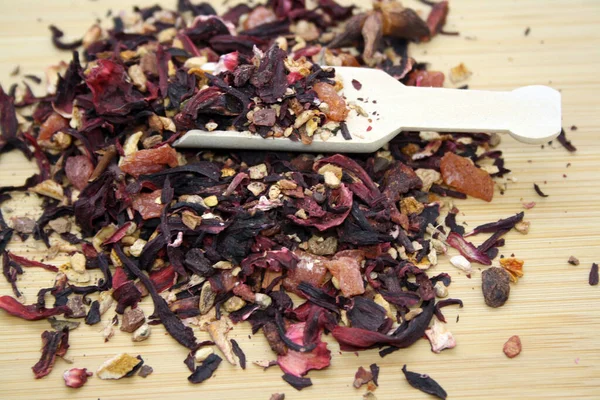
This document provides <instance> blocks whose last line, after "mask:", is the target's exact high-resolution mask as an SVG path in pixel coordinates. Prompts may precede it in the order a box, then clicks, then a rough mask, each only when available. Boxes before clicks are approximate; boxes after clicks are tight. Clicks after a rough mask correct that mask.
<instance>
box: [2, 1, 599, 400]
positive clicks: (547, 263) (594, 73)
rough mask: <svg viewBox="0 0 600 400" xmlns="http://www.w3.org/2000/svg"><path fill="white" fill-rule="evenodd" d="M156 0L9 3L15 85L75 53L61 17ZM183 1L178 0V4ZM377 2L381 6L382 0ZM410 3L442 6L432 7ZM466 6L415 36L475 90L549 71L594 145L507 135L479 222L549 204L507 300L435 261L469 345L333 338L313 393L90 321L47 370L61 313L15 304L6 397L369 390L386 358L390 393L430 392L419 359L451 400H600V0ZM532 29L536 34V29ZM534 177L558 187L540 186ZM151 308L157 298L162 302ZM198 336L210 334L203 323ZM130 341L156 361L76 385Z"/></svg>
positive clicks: (244, 330)
mask: <svg viewBox="0 0 600 400" xmlns="http://www.w3.org/2000/svg"><path fill="white" fill-rule="evenodd" d="M154 3H155V0H144V1H141V0H137V1H136V2H135V3H134V2H128V1H127V2H124V1H122V0H121V1H117V0H110V1H102V2H99V1H84V0H81V1H77V2H75V1H67V0H60V1H59V0H54V1H52V2H43V3H42V2H39V1H34V0H20V1H18V2H17V1H13V2H6V4H3V7H2V13H0V80H1V81H2V83H3V85H4V87H5V88H8V86H9V85H10V83H12V82H13V81H15V80H17V79H19V78H20V77H22V76H23V74H37V75H40V76H41V75H42V72H43V69H44V68H45V67H46V66H48V65H50V64H52V63H55V62H57V61H59V60H61V59H65V60H67V59H69V54H68V53H66V52H58V51H56V50H54V49H53V48H52V46H51V44H50V35H49V32H48V30H47V26H48V25H49V24H51V23H54V24H57V25H58V26H59V27H60V28H61V29H63V30H64V31H65V32H66V34H67V35H68V36H71V37H79V36H80V35H81V34H82V32H84V31H85V30H86V29H87V27H88V26H89V25H90V24H91V23H92V22H93V20H95V19H96V18H99V17H101V18H103V17H104V16H105V14H106V12H107V10H108V9H113V10H115V11H117V10H119V9H122V8H127V9H130V8H131V6H133V5H134V4H139V5H150V4H154ZM174 3H175V1H165V2H162V4H163V6H165V7H172V6H174ZM361 3H362V4H363V5H365V6H366V5H367V1H364V2H361ZM407 4H410V5H414V6H415V8H417V9H418V10H422V11H423V12H427V7H426V6H424V5H423V4H420V3H416V2H414V3H407ZM217 6H218V5H217ZM451 6H452V11H451V15H450V18H449V23H448V25H447V28H446V29H447V30H449V31H453V30H457V31H460V33H461V35H460V36H458V37H455V36H442V37H438V38H436V39H435V40H434V41H433V42H431V43H428V44H424V45H418V46H414V47H413V48H412V55H413V56H414V57H415V58H416V59H417V60H419V61H428V62H431V65H432V67H433V69H438V70H441V71H443V72H445V73H448V72H449V69H450V68H451V67H453V66H455V65H457V64H458V63H460V62H464V63H465V65H466V66H467V67H468V68H469V69H471V70H472V71H473V76H472V78H471V79H470V80H469V81H468V83H469V85H470V86H471V87H472V88H477V89H502V90H508V89H511V88H515V87H518V86H523V85H530V84H544V85H551V86H553V87H555V88H557V89H560V90H562V94H563V99H564V103H563V106H564V108H563V109H564V126H565V127H566V129H567V132H568V134H569V136H570V138H571V139H572V140H573V142H574V144H575V145H576V146H577V147H578V151H577V153H575V154H570V153H568V152H567V151H566V150H565V149H563V148H562V147H560V145H558V144H557V143H552V144H550V145H546V146H543V148H540V147H539V146H527V145H523V144H521V143H517V142H515V141H514V140H512V139H511V138H509V137H503V142H502V144H501V146H500V148H501V149H502V150H503V151H504V155H505V159H506V163H507V167H508V168H510V169H511V170H512V171H513V174H512V175H511V176H512V177H513V178H514V181H513V182H509V183H508V184H507V189H506V190H505V192H504V194H503V195H502V194H501V193H500V192H499V191H496V198H495V199H494V202H493V203H492V204H487V203H483V202H481V201H476V200H469V201H457V202H456V205H457V206H458V207H459V208H460V210H461V218H462V220H464V221H467V222H468V224H469V226H475V225H477V224H479V223H483V222H488V221H491V220H496V219H498V218H501V217H506V216H509V215H511V214H514V213H516V212H518V211H521V210H522V209H523V207H522V202H523V201H525V202H529V201H535V202H536V203H537V205H536V207H535V208H533V209H531V210H527V211H526V217H525V218H526V219H527V220H529V221H531V231H530V233H529V234H528V235H526V236H524V235H521V234H519V233H517V232H511V233H509V234H508V235H507V245H506V247H504V248H502V253H503V254H505V255H507V256H509V255H510V254H511V253H514V254H515V255H516V256H517V257H519V258H522V259H524V260H525V267H524V268H525V276H524V277H523V278H522V279H521V280H520V281H519V283H518V284H516V285H513V286H512V291H511V296H510V300H509V301H508V303H507V304H506V305H505V306H504V307H502V308H500V309H491V308H488V307H486V306H485V304H484V302H483V298H482V295H481V289H480V283H481V273H480V271H479V270H478V271H477V272H476V273H475V274H474V275H473V277H472V278H471V279H469V278H467V277H466V276H464V274H461V273H459V272H458V271H457V270H455V269H454V268H453V267H452V266H450V265H449V263H448V261H447V259H446V258H442V259H441V261H440V264H439V265H438V266H437V267H435V269H434V270H433V272H435V273H438V272H442V271H447V272H449V273H451V275H452V277H453V283H452V285H451V286H450V295H451V297H457V298H461V299H462V300H463V301H464V304H465V307H464V308H463V309H458V308H455V307H449V308H446V309H444V313H445V315H446V317H447V319H448V327H449V329H450V330H451V331H452V332H453V333H454V336H455V337H456V340H457V342H458V345H457V347H456V348H455V349H453V350H448V351H444V352H443V353H442V354H433V353H432V352H431V351H430V349H429V344H428V342H427V341H426V340H421V341H419V342H418V343H416V344H415V345H414V346H412V347H411V348H410V349H407V350H402V351H398V352H396V353H394V354H392V355H390V356H388V357H386V358H384V359H381V358H380V357H379V356H378V355H377V352H376V351H367V352H362V353H360V354H354V353H343V354H341V353H339V352H338V347H337V346H336V345H335V344H333V345H330V348H331V350H332V354H333V359H332V365H331V367H330V368H328V369H327V370H324V371H313V372H311V373H310V374H309V376H310V378H311V379H312V380H313V383H314V386H312V387H310V388H307V389H305V390H303V391H302V392H297V391H296V390H295V389H293V388H292V387H290V386H288V385H287V384H286V383H284V382H283V381H282V380H281V377H280V376H281V372H280V371H279V370H278V369H277V368H271V369H269V370H267V371H263V370H262V368H259V367H257V366H255V365H252V364H250V365H249V366H248V368H247V370H246V371H241V370H240V369H237V368H233V367H231V366H230V365H228V364H227V363H226V362H224V363H223V364H222V366H221V368H220V369H219V370H218V371H217V372H216V374H215V377H214V378H213V379H210V380H208V381H206V382H204V383H202V384H201V385H198V386H194V385H191V384H189V383H188V382H187V380H186V377H187V375H188V374H189V372H188V371H187V369H186V367H185V366H184V365H183V362H182V361H183V359H184V358H185V356H186V352H185V351H184V349H183V348H182V347H181V346H179V345H177V343H175V341H174V340H173V339H171V338H170V337H168V336H166V335H165V333H164V330H163V329H162V328H161V327H154V328H153V333H152V336H151V338H150V339H149V340H148V341H146V342H143V343H135V344H134V343H132V342H131V341H130V338H129V335H128V334H122V333H121V332H117V333H116V335H115V337H114V338H113V339H112V340H111V341H110V342H109V343H104V341H103V338H102V336H101V334H100V332H99V330H100V329H101V328H98V327H99V326H100V325H96V327H88V326H86V325H82V326H81V327H80V328H78V329H77V330H76V331H74V332H73V333H72V335H71V348H70V349H69V352H68V355H69V357H70V358H71V359H72V360H73V364H67V363H66V362H65V361H63V360H58V361H57V362H56V365H55V367H54V371H53V372H52V373H51V374H50V375H49V376H47V377H45V378H43V379H41V380H35V379H34V378H33V374H32V371H31V366H32V365H33V364H34V363H35V362H36V361H37V360H38V358H39V355H40V353H39V347H40V343H41V340H40V334H41V332H42V331H43V330H45V329H48V328H49V324H48V323H47V322H45V321H40V322H35V323H32V322H24V321H21V320H19V319H17V318H14V317H10V316H8V315H6V314H5V313H4V312H0V398H2V399H13V398H20V399H22V398H31V399H57V398H67V397H77V398H90V399H91V398H94V399H97V398H101V399H103V400H104V399H150V398H152V399H165V398H176V397H180V396H181V397H180V398H190V397H191V396H194V397H195V398H206V399H229V398H239V399H268V398H269V397H270V396H271V394H272V393H276V392H280V393H285V394H286V399H360V398H362V395H363V394H364V393H365V389H364V388H363V389H360V390H357V389H354V388H353V387H352V382H353V377H354V373H355V371H356V369H357V368H358V367H359V366H361V365H362V366H365V367H367V366H368V365H369V364H371V363H374V362H376V363H378V364H379V366H380V367H381V375H380V378H379V385H380V386H379V388H378V389H377V390H376V391H375V394H376V396H377V398H378V399H398V398H402V399H427V398H430V397H428V396H427V395H425V394H422V393H420V392H418V391H416V390H414V389H412V388H411V387H410V386H409V385H408V384H407V382H406V381H405V379H404V377H403V375H402V373H401V368H402V365H403V364H405V363H406V364H408V367H409V369H410V370H414V371H418V372H422V373H427V374H430V375H431V376H432V377H434V378H435V379H436V380H437V381H438V382H439V383H440V384H441V385H442V386H443V387H444V388H445V389H446V390H447V392H448V393H449V398H450V399H540V398H560V399H566V398H573V399H584V398H586V399H593V398H596V399H597V398H600V346H599V344H598V339H597V337H596V334H597V332H599V331H600V318H599V314H598V313H599V311H598V307H599V306H600V287H598V286H596V287H591V286H589V285H588V282H587V281H588V273H589V270H590V266H591V263H592V262H600V200H599V199H600V144H599V140H598V138H599V137H600V119H599V117H598V111H599V109H600V107H599V106H600V104H599V100H598V99H599V97H598V93H599V92H600V79H599V78H598V71H600V30H599V29H598V18H599V17H600V2H598V1H597V0H587V1H586V0H579V1H576V2H575V1H572V0H546V1H539V0H520V1H516V0H515V1H509V0H497V1H491V0H487V1H481V0H453V1H452V2H451ZM528 27H529V28H530V33H529V35H525V34H524V32H525V30H526V28H528ZM16 65H19V66H20V69H21V72H20V77H17V78H11V77H9V74H10V72H11V71H12V70H13V69H14V67H15V66H16ZM448 84H449V83H448ZM572 125H576V126H577V130H576V131H570V130H569V127H571V126H572ZM569 163H570V166H569ZM33 171H34V166H33V165H32V164H29V163H27V162H24V161H23V160H22V158H21V157H19V156H15V155H10V154H9V155H3V156H2V158H1V159H0V182H2V184H3V185H12V184H17V183H20V182H22V181H23V180H24V179H25V178H26V177H28V176H29V175H30V174H32V173H33ZM534 182H535V183H538V184H539V185H540V187H541V188H542V190H543V191H544V192H545V193H547V194H548V195H549V197H547V198H541V197H539V196H538V195H536V193H535V192H534V190H533V183H534ZM11 210H12V213H11V212H10V211H11ZM3 212H4V213H5V215H8V216H10V215H19V216H23V215H30V216H37V215H39V210H38V209H36V207H35V200H34V199H33V196H32V197H29V198H25V197H18V198H17V201H15V202H13V203H11V204H5V205H4V206H3ZM12 248H13V249H14V251H15V252H16V253H18V254H22V255H27V256H29V257H33V256H38V257H39V256H41V254H42V253H41V252H40V246H39V244H36V243H34V242H32V241H27V242H25V243H18V242H15V243H14V244H13V245H12ZM570 255H574V256H577V257H578V258H579V260H580V261H581V264H580V265H579V266H571V265H569V264H567V259H568V258H569V256H570ZM38 259H39V258H38ZM62 261H64V259H62V258H60V257H59V258H56V259H54V260H52V261H51V262H52V263H53V264H57V265H59V264H60V263H61V262H62ZM0 281H1V282H0V293H1V294H10V292H11V291H10V288H9V286H8V285H7V283H6V282H5V281H4V280H3V279H0ZM51 284H52V275H51V274H47V273H44V272H40V271H37V270H35V269H27V270H26V271H25V274H24V276H23V277H22V278H21V281H20V283H19V287H20V288H23V289H24V292H25V295H26V297H27V299H28V302H29V303H32V302H34V299H35V293H36V292H37V290H38V289H39V288H41V287H47V286H50V285H51ZM143 306H144V308H145V310H146V311H148V310H149V301H145V302H144V304H143ZM458 316H460V320H458ZM110 317H112V314H111V313H107V314H105V318H110ZM232 333H233V337H235V338H236V340H238V342H239V344H240V346H241V347H242V349H244V351H245V352H246V354H247V356H248V359H249V360H250V361H255V360H264V359H270V358H272V353H271V352H270V351H269V350H268V348H267V345H266V341H265V340H264V338H262V335H260V334H259V335H257V336H249V334H250V330H249V328H248V326H246V325H240V326H236V327H235V329H234V330H233V331H232ZM512 335H519V336H520V337H521V340H522V342H523V352H522V354H521V355H519V356H518V357H517V358H514V359H508V358H506V357H505V356H504V354H503V353H502V346H503V344H504V342H505V341H506V340H507V339H508V338H509V337H510V336H512ZM198 336H199V338H204V336H203V334H202V333H198ZM119 352H129V353H131V354H134V355H137V354H140V355H142V357H143V358H144V360H145V361H146V362H147V363H148V364H149V365H151V366H152V367H153V368H154V374H153V375H151V376H150V377H148V378H146V379H142V378H140V377H137V376H136V377H134V378H131V379H123V380H121V381H102V380H100V379H97V378H96V377H92V378H91V380H90V382H88V384H87V385H86V386H85V387H84V388H82V389H79V390H77V391H75V390H73V389H67V388H66V387H65V386H64V383H63V380H62V372H63V371H64V370H65V369H67V368H71V367H86V368H88V369H91V370H92V371H95V370H96V369H97V368H98V366H99V365H100V364H101V363H102V362H103V361H104V360H106V359H107V358H109V357H111V356H113V355H115V354H117V353H119ZM184 396H185V397H184Z"/></svg>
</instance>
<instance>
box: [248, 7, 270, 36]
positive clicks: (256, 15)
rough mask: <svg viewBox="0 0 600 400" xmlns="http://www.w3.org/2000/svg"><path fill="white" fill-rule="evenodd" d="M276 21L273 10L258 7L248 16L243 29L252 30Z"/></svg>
mask: <svg viewBox="0 0 600 400" xmlns="http://www.w3.org/2000/svg"><path fill="white" fill-rule="evenodd" d="M276 20H277V15H275V13H274V12H273V10H271V9H270V8H267V7H265V6H258V7H256V8H255V9H254V10H252V11H251V12H250V13H249V14H248V17H247V18H246V20H245V21H244V29H246V30H249V29H253V28H256V27H257V26H259V25H262V24H266V23H268V22H273V21H276Z"/></svg>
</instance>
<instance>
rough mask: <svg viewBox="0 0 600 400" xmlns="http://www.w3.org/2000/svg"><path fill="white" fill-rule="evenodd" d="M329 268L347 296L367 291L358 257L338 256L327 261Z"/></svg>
mask: <svg viewBox="0 0 600 400" xmlns="http://www.w3.org/2000/svg"><path fill="white" fill-rule="evenodd" d="M326 265H327V269H329V272H331V275H333V276H334V277H335V278H336V279H337V281H338V283H339V287H340V290H341V291H342V294H343V295H344V296H346V297H351V296H356V295H359V294H363V293H364V292H365V285H364V283H363V280H362V276H361V274H360V265H359V264H358V261H357V259H356V258H351V257H339V258H338V257H337V256H336V258H335V259H333V260H331V261H329V262H327V264H326Z"/></svg>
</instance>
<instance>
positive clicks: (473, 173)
mask: <svg viewBox="0 0 600 400" xmlns="http://www.w3.org/2000/svg"><path fill="white" fill-rule="evenodd" d="M440 169H441V172H442V178H443V179H444V183H446V185H448V186H452V187H453V188H455V189H456V190H458V191H459V192H461V193H464V194H467V195H469V196H473V197H477V198H478V199H482V200H485V201H492V198H493V197H494V181H493V180H492V178H491V177H490V174H488V173H487V172H485V171H484V170H482V169H480V168H477V167H476V166H475V165H473V163H471V161H470V160H469V159H468V158H465V157H461V156H458V155H456V154H454V153H450V152H448V153H446V154H444V157H442V162H441V163H440Z"/></svg>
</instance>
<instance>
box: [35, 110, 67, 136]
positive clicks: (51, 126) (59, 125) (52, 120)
mask: <svg viewBox="0 0 600 400" xmlns="http://www.w3.org/2000/svg"><path fill="white" fill-rule="evenodd" d="M68 127H69V121H68V120H67V119H65V118H63V117H62V116H61V115H60V114H58V113H56V112H53V113H52V114H50V116H49V117H48V119H47V120H45V121H44V123H43V124H42V125H41V126H40V133H39V135H38V142H39V141H41V140H50V138H51V137H52V135H54V134H55V133H56V132H58V131H60V130H61V129H65V128H68Z"/></svg>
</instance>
